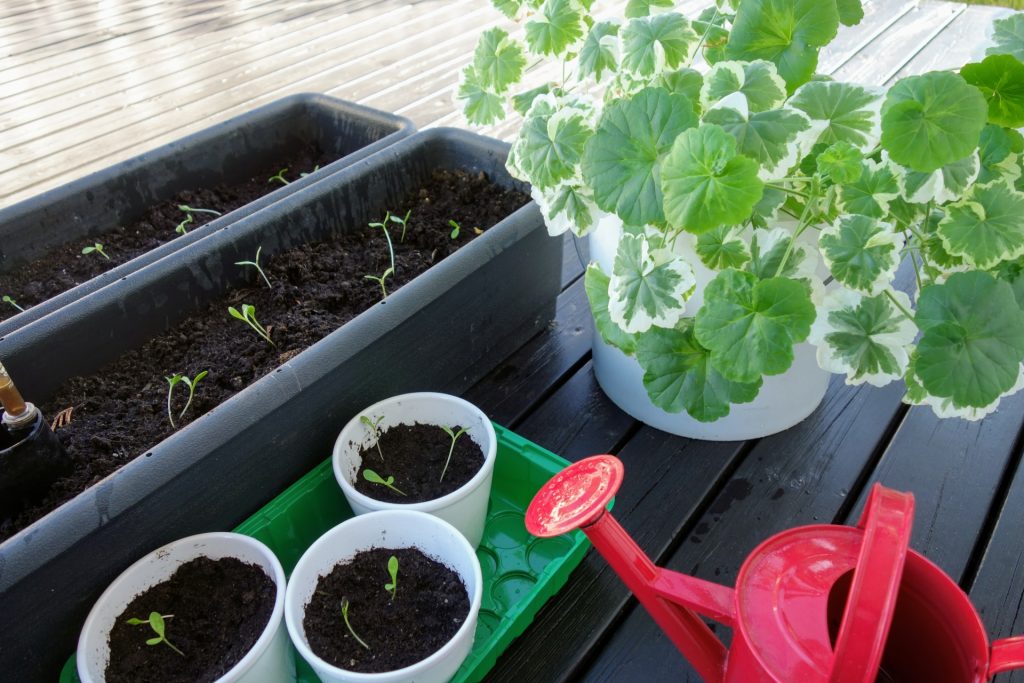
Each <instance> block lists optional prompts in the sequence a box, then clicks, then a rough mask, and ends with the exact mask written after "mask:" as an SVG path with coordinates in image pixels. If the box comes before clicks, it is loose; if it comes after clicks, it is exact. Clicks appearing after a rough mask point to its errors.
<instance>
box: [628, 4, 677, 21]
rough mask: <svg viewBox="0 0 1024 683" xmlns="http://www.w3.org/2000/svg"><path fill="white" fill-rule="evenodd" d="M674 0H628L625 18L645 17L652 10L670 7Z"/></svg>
mask: <svg viewBox="0 0 1024 683" xmlns="http://www.w3.org/2000/svg"><path fill="white" fill-rule="evenodd" d="M674 5H675V2H674V0H629V2H627V3H626V18H627V19H632V18H634V17H646V16H648V15H649V14H651V13H652V12H654V11H658V10H666V9H672V7H673V6H674Z"/></svg>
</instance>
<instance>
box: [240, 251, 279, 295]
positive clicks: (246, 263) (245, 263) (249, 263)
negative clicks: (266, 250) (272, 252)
mask: <svg viewBox="0 0 1024 683" xmlns="http://www.w3.org/2000/svg"><path fill="white" fill-rule="evenodd" d="M261 251H263V245H260V246H259V248H257V249H256V260H255V261H235V265H236V266H252V267H253V268H255V269H256V271H257V272H258V273H259V274H260V277H261V278H263V281H264V282H266V283H267V287H269V288H270V289H273V288H274V287H273V285H271V284H270V280H269V279H268V278H267V274H266V273H264V272H263V268H261V267H260V252H261Z"/></svg>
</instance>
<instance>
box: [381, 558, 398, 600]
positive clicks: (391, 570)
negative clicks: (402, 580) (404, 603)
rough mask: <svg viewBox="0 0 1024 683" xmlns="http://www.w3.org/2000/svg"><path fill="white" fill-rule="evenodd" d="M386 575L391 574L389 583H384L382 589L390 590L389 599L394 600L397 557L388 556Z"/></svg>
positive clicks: (396, 580) (396, 590)
mask: <svg viewBox="0 0 1024 683" xmlns="http://www.w3.org/2000/svg"><path fill="white" fill-rule="evenodd" d="M388 575H390V576H391V583H386V584H384V589H385V590H388V591H391V601H392V602H394V601H395V595H396V594H397V593H398V558H397V557H395V556H394V555H392V556H391V557H389V558H388Z"/></svg>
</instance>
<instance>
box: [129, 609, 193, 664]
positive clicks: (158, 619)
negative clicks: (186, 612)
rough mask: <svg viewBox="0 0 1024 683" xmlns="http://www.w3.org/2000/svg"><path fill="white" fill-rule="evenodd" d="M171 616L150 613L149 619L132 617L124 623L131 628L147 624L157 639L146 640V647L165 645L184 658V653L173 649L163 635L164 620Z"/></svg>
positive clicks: (171, 615)
mask: <svg viewBox="0 0 1024 683" xmlns="http://www.w3.org/2000/svg"><path fill="white" fill-rule="evenodd" d="M173 616H174V615H173V614H160V613H159V612H150V613H149V619H136V618H135V617H132V618H131V619H129V620H128V621H126V622H125V623H126V624H130V625H131V626H140V625H142V624H149V627H150V628H151V629H153V633H155V634H156V636H157V637H156V638H150V639H149V640H147V641H146V645H159V644H160V643H166V644H167V647H169V648H171V649H172V650H174V651H175V652H177V653H178V654H179V655H181V656H182V657H184V656H185V653H184V652H182V651H181V650H179V649H178V648H176V647H174V645H173V644H172V643H171V641H169V640H167V636H166V634H165V627H164V619H170V618H172V617H173Z"/></svg>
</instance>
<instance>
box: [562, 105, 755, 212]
mask: <svg viewBox="0 0 1024 683" xmlns="http://www.w3.org/2000/svg"><path fill="white" fill-rule="evenodd" d="M696 124H697V116H696V114H695V113H694V111H693V108H692V107H691V106H690V103H689V102H688V101H687V100H686V99H685V98H684V97H682V96H680V95H672V94H671V93H669V92H668V91H667V90H665V89H664V88H646V89H644V90H641V91H640V92H638V93H637V94H636V95H634V96H632V97H631V98H628V99H620V100H616V101H615V102H612V103H611V104H610V105H608V106H607V107H606V108H605V110H604V112H603V113H602V115H601V120H600V121H599V123H598V126H597V130H596V131H595V133H594V135H593V136H592V137H591V138H590V139H589V140H588V141H587V143H586V147H585V150H584V154H583V160H582V170H583V178H584V180H585V181H586V182H587V184H588V185H589V186H590V187H592V188H593V190H594V200H595V201H596V202H597V205H598V206H599V207H600V208H601V209H603V210H604V211H608V212H609V213H615V214H617V215H618V216H619V217H620V218H621V219H622V220H623V221H624V222H625V223H627V224H629V225H645V224H648V223H650V224H659V223H663V222H664V221H665V214H664V211H663V209H662V201H663V199H662V187H661V186H660V184H659V177H660V174H661V173H663V168H662V166H663V163H664V158H665V156H666V155H667V154H668V152H669V150H670V149H672V145H673V141H674V140H676V138H677V136H678V135H679V134H680V133H681V132H683V131H685V130H687V129H691V128H693V126H695V125H696ZM730 139H731V138H730ZM733 144H734V146H735V143H733ZM750 163H751V164H753V162H750Z"/></svg>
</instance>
